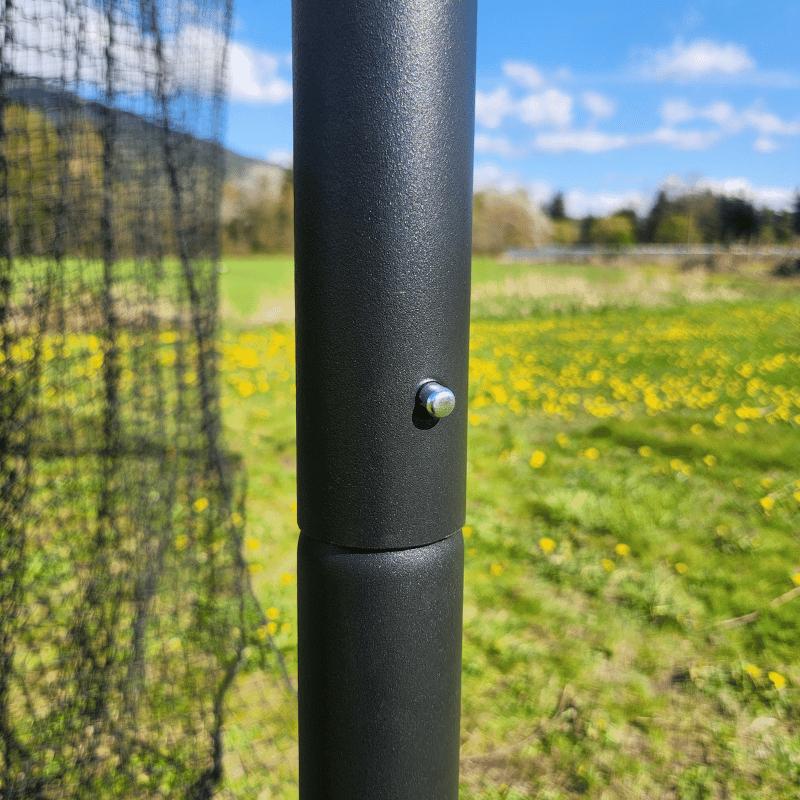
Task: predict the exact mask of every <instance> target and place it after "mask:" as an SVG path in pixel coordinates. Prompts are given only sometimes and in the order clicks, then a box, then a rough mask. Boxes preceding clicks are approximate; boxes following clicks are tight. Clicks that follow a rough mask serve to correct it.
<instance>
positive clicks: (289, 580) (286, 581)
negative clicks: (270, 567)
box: [281, 572, 297, 586]
mask: <svg viewBox="0 0 800 800" xmlns="http://www.w3.org/2000/svg"><path fill="white" fill-rule="evenodd" d="M296 582H297V576H296V575H292V574H291V573H289V572H284V573H283V575H281V583H282V584H283V585H284V586H291V585H292V584H293V583H296Z"/></svg>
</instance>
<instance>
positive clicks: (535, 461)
mask: <svg viewBox="0 0 800 800" xmlns="http://www.w3.org/2000/svg"><path fill="white" fill-rule="evenodd" d="M545 461H547V456H546V455H545V454H544V453H543V452H542V451H541V450H537V451H536V452H535V453H534V454H533V455H532V456H531V460H530V461H529V462H528V463H529V464H530V465H531V466H532V467H533V468H534V469H536V468H538V467H541V466H542V464H544V462H545Z"/></svg>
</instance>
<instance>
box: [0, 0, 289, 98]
mask: <svg viewBox="0 0 800 800" xmlns="http://www.w3.org/2000/svg"><path fill="white" fill-rule="evenodd" d="M65 8H66V6H64V5H63V4H62V3H60V2H58V0H38V2H37V3H36V6H35V7H34V3H33V0H21V2H20V3H18V4H15V8H14V9H13V16H12V17H11V24H12V26H13V30H14V37H13V39H12V40H11V42H10V43H9V44H8V46H7V49H6V52H5V53H4V58H5V61H6V63H7V64H9V65H10V66H11V67H12V68H13V69H14V70H16V71H17V72H19V73H21V74H24V75H32V76H36V77H39V78H44V79H64V80H66V81H67V83H68V84H69V85H70V86H79V87H82V89H81V91H86V89H87V87H89V86H95V87H98V88H100V89H105V88H106V87H107V86H108V85H109V84H110V86H111V88H112V89H113V90H114V91H115V92H118V93H120V94H125V95H128V96H135V95H139V94H142V93H143V92H148V91H149V92H153V91H156V90H157V89H158V83H157V81H158V79H159V75H161V76H162V78H165V79H166V81H167V83H166V85H165V87H164V88H165V90H166V92H167V93H168V94H171V93H172V92H175V91H177V90H178V89H184V90H189V91H191V92H196V93H198V94H204V95H208V94H212V93H214V92H215V91H217V90H219V89H220V88H221V87H222V84H221V81H222V77H223V73H222V71H221V66H222V55H223V53H224V48H225V46H226V42H225V37H224V36H222V34H221V33H220V31H221V28H219V29H218V28H215V27H213V18H209V17H208V16H201V15H200V14H199V13H197V14H196V15H195V14H193V13H192V9H193V8H194V7H192V6H191V5H189V6H186V8H183V7H182V9H183V13H184V16H183V17H182V18H181V19H180V20H179V19H177V18H175V19H172V18H166V19H162V20H161V25H162V28H163V31H164V32H163V33H162V37H161V40H160V42H159V41H157V40H156V37H155V36H154V35H152V34H151V33H149V32H143V31H142V27H141V23H140V20H139V18H138V17H135V16H131V15H125V14H123V13H119V14H117V15H116V16H115V18H114V20H113V30H112V28H111V26H110V24H109V20H108V17H107V16H106V14H104V13H103V12H102V9H101V8H100V7H99V6H97V7H95V6H94V5H92V4H85V3H78V4H75V5H73V6H70V7H69V8H68V9H67V10H66V11H65ZM194 11H195V12H199V11H200V7H199V6H198V7H196V8H194ZM220 21H221V20H220ZM210 24H211V26H209V25H210ZM3 29H4V26H3V25H0V35H2V31H3ZM78 43H80V48H81V49H80V54H79V55H80V57H78V53H77V52H76V48H77V46H78ZM157 45H160V49H159V48H158V47H157ZM228 46H229V50H228V77H229V88H230V93H231V97H232V99H234V100H242V101H245V102H250V103H272V104H274V103H282V102H285V101H287V100H289V99H290V98H291V96H292V87H291V84H290V83H289V82H288V81H287V80H285V79H284V78H282V77H280V76H279V75H278V70H279V68H280V66H281V64H282V61H285V59H284V58H282V57H279V56H275V55H273V54H271V53H267V52H263V51H259V50H256V49H254V48H251V47H248V46H247V45H242V44H238V43H237V42H231V43H230V44H229V45H228ZM106 48H109V49H108V53H107V52H106ZM108 56H110V61H111V65H112V68H113V72H112V74H111V76H110V80H109V75H108V64H109V58H108ZM89 91H91V90H89Z"/></svg>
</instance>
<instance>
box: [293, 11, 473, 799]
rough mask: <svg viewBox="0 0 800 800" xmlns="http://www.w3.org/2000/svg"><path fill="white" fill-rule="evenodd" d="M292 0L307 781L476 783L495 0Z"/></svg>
mask: <svg viewBox="0 0 800 800" xmlns="http://www.w3.org/2000/svg"><path fill="white" fill-rule="evenodd" d="M292 11H293V20H292V24H293V69H294V109H295V111H294V114H295V121H294V135H295V139H294V180H295V264H296V267H295V291H296V326H297V328H296V330H297V462H298V463H297V468H298V476H297V477H298V524H299V526H300V529H301V535H300V540H299V544H298V631H299V670H300V674H299V701H300V709H299V724H300V796H301V798H302V800H362V799H363V800H378V798H380V799H381V800H455V799H456V798H457V797H458V751H459V722H460V678H461V606H462V586H463V539H462V536H461V527H462V525H463V524H464V511H465V485H466V480H465V477H466V434H467V360H468V340H469V290H470V235H471V211H472V148H473V123H474V88H475V25H476V0H293V8H292ZM453 396H454V398H455V407H454V408H452V400H453ZM450 410H452V413H450V414H449V415H448V412H449V411H450Z"/></svg>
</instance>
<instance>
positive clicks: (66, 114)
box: [4, 75, 286, 197]
mask: <svg viewBox="0 0 800 800" xmlns="http://www.w3.org/2000/svg"><path fill="white" fill-rule="evenodd" d="M4 83H5V93H6V95H7V96H8V97H9V98H10V99H11V100H13V101H18V102H21V103H23V104H25V105H30V106H35V107H36V108H38V109H40V110H41V111H42V113H43V114H44V115H45V116H46V118H47V119H48V120H49V121H50V122H51V123H52V124H53V125H58V124H59V123H60V122H67V121H69V120H70V119H73V118H74V112H75V108H76V107H79V108H80V111H81V116H82V117H83V118H84V119H87V120H88V121H90V122H92V123H93V124H95V125H97V126H98V127H99V126H101V125H102V124H103V123H104V122H105V120H106V115H107V111H108V107H107V106H105V105H104V104H103V103H101V102H99V101H96V100H87V99H86V98H84V97H81V96H80V95H78V94H76V93H75V92H72V91H69V90H67V89H62V88H60V87H58V86H55V85H54V84H52V83H49V82H47V81H45V80H43V79H41V78H32V77H28V76H22V75H12V76H8V75H6V76H5V80H4ZM113 114H114V127H115V130H116V135H117V145H118V146H119V147H121V148H122V149H123V151H124V152H125V153H126V154H128V155H129V157H130V158H131V159H141V158H143V157H145V156H146V155H147V151H148V150H149V149H150V148H151V147H152V146H153V143H154V141H156V139H157V137H158V138H160V137H161V136H162V134H163V131H162V128H161V126H159V125H158V123H156V122H153V121H151V120H148V119H145V118H144V117H142V116H141V115H140V114H136V113H135V112H133V111H125V110H123V109H118V108H115V109H113ZM170 136H172V137H174V139H175V143H176V145H177V144H181V145H183V146H186V145H187V144H190V146H194V147H195V148H197V149H196V150H195V155H196V157H197V158H198V160H200V161H212V160H216V159H217V158H219V157H220V155H221V156H222V158H223V165H224V170H225V181H226V183H229V184H232V185H233V186H235V187H236V188H237V189H239V190H240V191H241V192H242V193H243V194H245V195H247V196H249V195H251V194H252V193H253V192H260V193H262V194H264V193H266V194H267V195H268V196H270V197H273V196H274V197H277V195H278V192H279V191H280V187H281V185H282V183H283V177H284V175H285V173H286V170H285V169H284V168H283V167H281V166H279V165H277V164H272V163H270V162H268V161H263V160H261V159H258V158H252V157H249V156H242V155H239V154H238V153H234V152H233V151H232V150H228V149H227V148H226V147H224V146H222V145H220V144H218V143H216V142H211V141H208V140H206V139H201V138H198V137H196V136H193V135H192V134H189V133H184V132H181V131H180V130H174V131H171V132H170Z"/></svg>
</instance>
